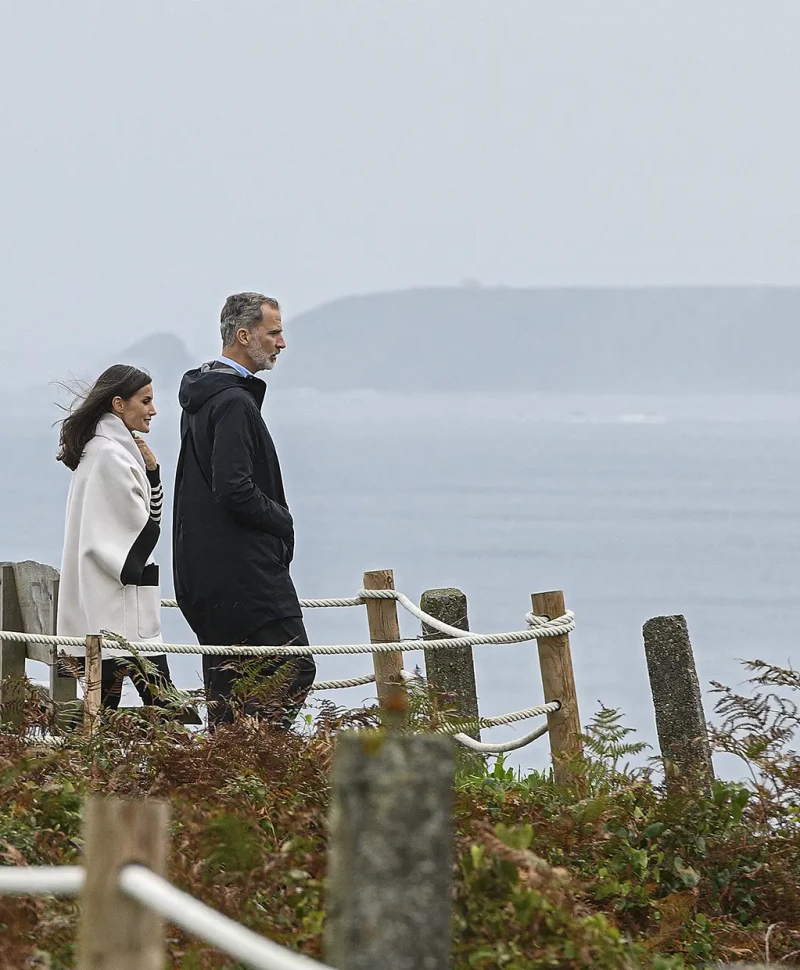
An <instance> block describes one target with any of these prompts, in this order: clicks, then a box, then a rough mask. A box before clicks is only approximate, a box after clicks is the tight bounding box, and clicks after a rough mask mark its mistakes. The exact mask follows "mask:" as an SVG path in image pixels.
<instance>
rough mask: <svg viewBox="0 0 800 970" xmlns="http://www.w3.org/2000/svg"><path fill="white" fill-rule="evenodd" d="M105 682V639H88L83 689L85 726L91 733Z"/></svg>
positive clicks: (92, 637) (91, 637)
mask: <svg viewBox="0 0 800 970" xmlns="http://www.w3.org/2000/svg"><path fill="white" fill-rule="evenodd" d="M102 680H103V638H102V637H99V636H88V637H87V638H86V676H85V678H84V689H83V726H84V729H85V730H86V731H87V732H88V733H91V731H92V729H93V728H94V724H95V721H96V720H97V716H98V714H99V713H100V707H101V701H102V694H101V684H102Z"/></svg>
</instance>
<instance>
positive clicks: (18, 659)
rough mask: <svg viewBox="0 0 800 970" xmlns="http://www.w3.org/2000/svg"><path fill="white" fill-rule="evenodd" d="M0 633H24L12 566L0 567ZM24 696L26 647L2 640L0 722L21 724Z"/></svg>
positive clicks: (0, 646)
mask: <svg viewBox="0 0 800 970" xmlns="http://www.w3.org/2000/svg"><path fill="white" fill-rule="evenodd" d="M0 630H7V631H8V632H9V633H23V632H24V631H23V623H22V613H21V611H20V608H19V598H18V597H17V582H16V579H15V577H14V567H13V566H12V565H11V563H3V565H2V566H0ZM24 696H25V644H24V643H11V642H10V641H8V640H3V641H0V721H5V722H6V723H8V724H19V723H20V722H21V721H22V713H23V712H22V701H23V698H24Z"/></svg>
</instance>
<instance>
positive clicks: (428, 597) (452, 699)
mask: <svg viewBox="0 0 800 970" xmlns="http://www.w3.org/2000/svg"><path fill="white" fill-rule="evenodd" d="M419 605H420V608H421V609H422V610H424V611H425V612H426V613H429V614H430V615H431V616H435V617H436V619H437V620H441V621H442V622H443V623H447V624H448V625H449V626H454V627H457V628H458V629H459V630H467V631H468V630H469V619H468V618H467V597H466V595H465V594H464V593H462V592H461V590H460V589H453V588H447V589H426V590H425V592H424V593H423V594H422V599H421V600H420V604H419ZM422 635H423V638H424V639H425V640H442V639H444V638H445V637H447V634H446V633H440V632H439V631H438V630H435V629H434V628H433V627H430V626H428V625H427V624H425V623H423V624H422ZM425 675H426V677H427V679H428V685H429V686H430V688H431V691H432V693H433V694H434V695H441V694H444V695H446V696H445V698H444V703H445V704H446V706H447V707H448V708H449V709H452V710H453V711H454V712H455V713H456V714H458V716H459V717H463V718H465V719H469V720H470V721H472V720H477V719H478V717H479V716H480V713H479V710H478V689H477V687H476V685H475V662H474V660H473V656H472V647H454V648H449V649H447V650H426V651H425ZM465 733H466V734H469V735H470V736H471V737H473V738H475V740H476V741H480V739H481V732H480V730H479V729H478V728H475V729H474V730H470V731H466V732H465Z"/></svg>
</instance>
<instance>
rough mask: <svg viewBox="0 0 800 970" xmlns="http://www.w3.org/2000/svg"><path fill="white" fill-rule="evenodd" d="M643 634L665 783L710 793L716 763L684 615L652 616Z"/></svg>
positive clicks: (674, 786)
mask: <svg viewBox="0 0 800 970" xmlns="http://www.w3.org/2000/svg"><path fill="white" fill-rule="evenodd" d="M643 633H644V649H645V655H646V657H647V673H648V675H649V677H650V690H651V691H652V694H653V706H654V707H655V712H656V730H657V731H658V743H659V746H660V747H661V757H662V758H663V759H664V773H665V777H666V781H667V784H668V785H670V786H672V787H673V788H680V787H681V786H683V785H685V784H688V785H689V786H690V787H693V788H696V789H699V790H700V791H702V792H708V791H709V790H710V788H711V783H712V782H713V780H714V767H713V764H712V762H711V748H710V745H709V743H708V731H707V728H706V718H705V714H704V712H703V699H702V696H701V693H700V683H699V681H698V679H697V669H696V667H695V663H694V653H693V652H692V644H691V641H690V640H689V629H688V627H687V625H686V619H685V617H683V616H680V615H678V616H654V617H653V618H652V619H651V620H648V621H647V623H645V625H644V629H643Z"/></svg>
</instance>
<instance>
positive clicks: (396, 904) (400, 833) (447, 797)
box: [325, 732, 455, 970]
mask: <svg viewBox="0 0 800 970" xmlns="http://www.w3.org/2000/svg"><path fill="white" fill-rule="evenodd" d="M454 765H455V761H454V752H453V741H452V739H451V738H447V737H443V736H441V735H439V736H436V735H428V736H422V735H416V736H413V735H385V734H380V733H377V732H376V733H371V732H370V733H366V732H363V733H359V734H349V735H343V736H341V737H340V738H339V740H338V742H337V745H336V754H335V757H334V765H333V798H332V804H331V816H330V842H329V851H328V875H329V890H328V905H327V919H326V923H325V959H326V961H327V962H328V963H330V964H331V965H332V966H334V967H337V968H338V970H375V968H377V967H380V968H381V970H421V968H423V967H424V968H425V970H448V968H449V966H450V950H451V927H450V916H451V881H452V862H453V860H452V852H453V781H454V774H455V767H454Z"/></svg>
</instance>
